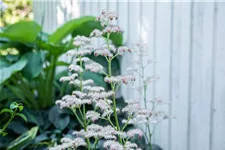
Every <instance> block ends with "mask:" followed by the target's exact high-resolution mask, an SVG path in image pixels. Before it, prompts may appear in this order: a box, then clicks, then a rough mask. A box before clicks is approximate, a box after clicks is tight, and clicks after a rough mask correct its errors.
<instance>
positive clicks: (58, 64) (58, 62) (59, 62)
mask: <svg viewBox="0 0 225 150" xmlns="http://www.w3.org/2000/svg"><path fill="white" fill-rule="evenodd" d="M69 65H70V64H69V63H67V62H64V61H57V62H56V66H69Z"/></svg>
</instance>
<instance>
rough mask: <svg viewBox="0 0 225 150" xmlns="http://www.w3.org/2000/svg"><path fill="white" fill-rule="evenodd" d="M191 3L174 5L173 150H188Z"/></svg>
mask: <svg viewBox="0 0 225 150" xmlns="http://www.w3.org/2000/svg"><path fill="white" fill-rule="evenodd" d="M190 11H191V4H190V3H181V2H177V3H175V4H174V27H173V30H174V33H173V34H174V37H173V49H174V50H173V51H174V52H175V56H174V60H173V70H174V71H175V72H174V74H173V78H172V80H173V81H172V83H173V85H172V101H173V103H172V109H171V110H172V112H171V115H173V116H175V117H176V119H172V120H171V150H181V149H182V150H188V149H187V128H188V119H187V118H188V84H189V80H188V79H189V76H188V74H189V67H190V66H189V57H190V56H189V50H190V30H191V29H190V27H191V26H190V25H191V19H190Z"/></svg>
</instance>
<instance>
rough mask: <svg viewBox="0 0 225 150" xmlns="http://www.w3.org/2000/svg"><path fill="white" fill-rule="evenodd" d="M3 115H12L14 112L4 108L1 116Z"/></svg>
mask: <svg viewBox="0 0 225 150" xmlns="http://www.w3.org/2000/svg"><path fill="white" fill-rule="evenodd" d="M2 113H10V114H11V115H12V114H13V111H12V110H11V109H8V108H4V109H2V110H1V112H0V114H2Z"/></svg>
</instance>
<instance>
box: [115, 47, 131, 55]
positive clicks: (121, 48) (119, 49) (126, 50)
mask: <svg viewBox="0 0 225 150" xmlns="http://www.w3.org/2000/svg"><path fill="white" fill-rule="evenodd" d="M117 51H118V54H120V55H123V53H124V52H132V49H130V48H128V47H126V46H120V47H119V48H118V50H117Z"/></svg>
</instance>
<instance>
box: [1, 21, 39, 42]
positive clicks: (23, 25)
mask: <svg viewBox="0 0 225 150" xmlns="http://www.w3.org/2000/svg"><path fill="white" fill-rule="evenodd" d="M40 31H41V26H40V25H38V24H37V23H36V22H34V21H20V22H17V23H15V24H12V25H9V26H8V27H6V28H5V29H4V30H3V32H2V33H0V36H1V37H5V38H8V39H10V40H12V41H17V42H22V43H26V42H34V41H35V40H36V38H37V35H38V33H39V32H40Z"/></svg>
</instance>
